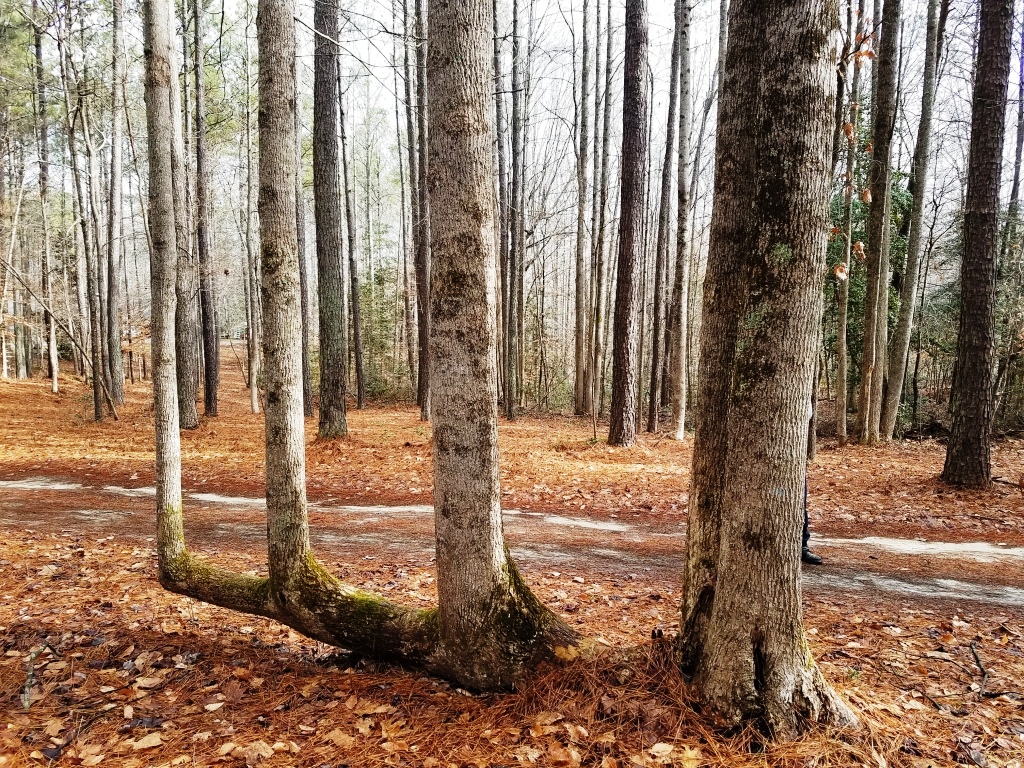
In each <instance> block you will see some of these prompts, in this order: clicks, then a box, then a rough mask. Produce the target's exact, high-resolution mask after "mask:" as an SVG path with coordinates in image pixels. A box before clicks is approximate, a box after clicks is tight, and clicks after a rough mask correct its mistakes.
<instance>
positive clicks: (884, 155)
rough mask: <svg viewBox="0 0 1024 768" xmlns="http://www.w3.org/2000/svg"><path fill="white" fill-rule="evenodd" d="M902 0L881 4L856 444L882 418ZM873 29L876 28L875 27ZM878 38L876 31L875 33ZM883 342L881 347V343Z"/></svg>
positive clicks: (873, 436)
mask: <svg viewBox="0 0 1024 768" xmlns="http://www.w3.org/2000/svg"><path fill="white" fill-rule="evenodd" d="M900 4H901V0H885V6H884V11H883V14H882V19H881V36H882V40H881V45H880V47H879V48H878V49H877V51H878V56H877V58H876V59H875V62H876V65H875V67H876V72H875V99H874V100H873V101H872V105H873V109H874V116H873V119H872V128H871V142H872V153H871V165H870V173H869V174H868V176H869V178H870V179H871V184H870V187H869V190H870V192H871V212H870V215H869V217H868V243H867V291H866V294H865V298H864V351H863V357H862V359H861V367H860V371H861V373H860V395H859V397H858V401H857V432H858V435H859V437H860V442H861V443H863V444H866V445H871V444H874V443H876V442H878V439H879V429H880V425H881V415H882V398H881V393H882V387H881V383H882V380H883V379H884V377H885V364H886V349H885V344H884V340H885V338H886V335H887V330H888V329H887V324H888V317H889V274H888V268H887V265H888V263H889V255H888V247H889V232H888V230H889V210H890V197H891V194H892V183H891V182H892V138H893V130H894V128H895V125H896V106H897V105H896V72H897V58H898V55H899V51H898V47H899V46H898V43H899V28H900V13H901V5H900ZM876 29H877V28H876ZM876 34H877V32H876ZM880 342H882V343H880Z"/></svg>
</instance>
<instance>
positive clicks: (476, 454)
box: [146, 0, 575, 689]
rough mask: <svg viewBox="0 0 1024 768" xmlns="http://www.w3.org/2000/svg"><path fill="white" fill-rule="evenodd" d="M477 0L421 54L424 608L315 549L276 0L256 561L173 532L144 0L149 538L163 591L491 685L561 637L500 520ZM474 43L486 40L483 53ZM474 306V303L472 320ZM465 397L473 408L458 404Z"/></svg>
mask: <svg viewBox="0 0 1024 768" xmlns="http://www.w3.org/2000/svg"><path fill="white" fill-rule="evenodd" d="M474 4H479V6H480V7H473V8H467V7H465V5H460V7H459V8H458V9H456V10H452V11H449V10H448V9H445V8H441V9H439V10H438V26H437V30H438V32H437V38H436V42H435V43H434V44H433V48H434V51H433V55H434V57H435V58H434V60H433V64H434V66H433V67H432V70H438V69H440V70H442V73H441V74H440V75H438V76H437V77H435V80H436V81H437V82H438V83H441V82H444V83H448V84H450V87H446V88H441V89H440V91H441V92H442V93H445V94H448V95H447V96H446V97H445V98H444V99H442V100H441V101H440V103H439V108H440V109H441V110H442V111H441V112H435V113H434V116H435V120H436V121H438V122H437V128H436V133H435V137H436V138H434V139H432V142H433V143H432V145H431V146H432V148H433V151H434V153H435V154H436V157H437V160H436V165H435V166H434V167H435V168H436V174H437V176H436V177H435V178H436V182H435V186H436V187H437V188H438V194H440V195H441V199H442V200H443V201H444V202H445V203H446V205H445V206H442V209H444V208H447V209H448V212H447V213H446V214H445V215H443V216H439V217H438V218H437V221H436V224H437V230H436V232H437V233H438V235H439V238H438V240H437V242H436V247H437V248H438V249H439V253H441V254H444V255H443V256H442V257H441V258H439V259H438V261H437V262H436V264H437V266H436V267H435V268H436V270H437V274H438V276H439V281H438V283H437V285H438V286H439V288H438V289H437V290H436V291H434V292H433V294H432V296H433V305H434V307H435V308H437V310H438V311H439V312H440V314H441V317H442V318H443V322H442V323H440V324H439V328H438V330H437V331H436V332H432V336H431V338H432V346H433V347H434V348H435V349H436V350H444V351H448V350H451V352H452V354H453V356H457V357H453V360H452V361H451V362H446V363H445V364H443V365H441V366H440V367H439V370H438V371H437V373H436V375H435V381H434V384H435V385H436V387H437V389H436V390H435V397H437V398H438V403H439V405H442V406H444V407H443V408H442V409H441V411H442V412H443V413H449V414H453V415H452V416H449V417H447V418H443V419H441V420H440V421H439V422H438V423H436V424H435V435H434V443H435V480H434V486H435V493H436V501H437V506H438V510H439V514H438V558H437V559H438V589H439V594H440V609H439V610H432V611H421V610H413V609H410V608H405V607H402V606H399V605H395V604H393V603H389V602H388V601H386V600H384V599H382V598H379V597H377V596H375V595H372V594H370V593H367V592H363V591H361V590H358V589H355V588H353V587H350V586H348V585H346V584H344V583H342V582H341V581H339V580H338V579H336V578H334V577H333V576H332V575H331V574H329V573H328V572H327V571H326V570H325V569H324V568H323V567H322V566H321V565H320V564H319V563H318V562H317V560H316V558H315V556H314V554H313V552H312V550H311V548H310V544H309V523H308V516H307V505H306V489H305V453H304V422H303V414H302V381H301V359H300V354H301V345H300V340H301V314H300V312H299V307H300V290H299V263H298V257H297V239H296V238H297V234H296V224H295V177H294V174H295V152H294V141H295V133H294V131H295V128H294V120H293V109H294V106H295V81H294V73H293V69H292V68H293V66H294V56H295V38H294V19H293V11H294V7H293V3H292V2H291V1H290V0H270V1H268V0H262V1H261V2H260V5H259V11H258V15H257V35H258V43H259V61H260V72H259V94H260V96H259V98H260V108H259V130H260V136H261V141H260V162H259V182H260V183H259V188H260V199H259V218H260V243H261V246H260V249H261V261H262V266H263V268H262V278H263V290H262V306H263V319H264V335H263V338H264V342H263V352H264V368H263V370H264V377H265V384H266V408H265V411H264V413H265V419H266V462H267V536H268V545H269V547H268V549H269V558H268V563H269V575H268V577H267V578H257V577H253V576H245V575H241V574H235V573H231V572H228V571H224V570H221V569H218V568H214V567H212V566H210V565H209V564H207V563H205V562H203V561H202V560H200V559H198V558H196V557H194V556H193V555H191V554H190V553H189V551H188V549H187V548H186V546H185V539H184V527H183V524H182V513H181V453H180V442H179V437H178V424H177V413H178V411H177V407H176V406H177V404H176V402H175V398H176V388H175V375H174V374H175V372H174V365H175V361H174V353H173V343H174V308H175V290H174V281H175V267H176V265H175V260H176V254H177V251H176V248H175V227H174V206H173V195H172V191H171V182H170V179H171V170H170V168H171V159H170V157H169V153H168V152H167V147H168V144H169V142H167V141H162V140H161V138H162V137H163V136H164V135H165V132H167V131H170V130H171V128H170V123H171V118H170V115H169V110H166V107H165V105H167V103H168V101H167V99H166V98H164V97H163V96H162V93H161V92H160V91H161V89H166V88H167V87H168V85H167V83H166V81H168V80H169V79H170V74H169V73H170V72H171V69H170V66H169V65H168V61H169V59H170V50H171V47H170V42H169V29H171V28H172V27H171V25H170V18H171V17H170V10H169V3H168V1H167V0H148V2H147V3H146V20H147V21H146V34H147V45H146V51H147V113H148V117H149V128H150V142H149V146H150V162H151V163H152V166H151V167H152V168H153V171H152V173H153V174H154V175H153V177H152V182H151V190H150V203H151V206H152V214H151V215H152V222H153V226H154V231H153V240H154V268H153V296H154V334H155V335H154V362H156V363H157V370H156V372H155V381H156V384H155V389H156V408H155V412H156V424H157V470H158V478H157V488H158V491H157V512H158V529H157V549H158V554H159V566H160V581H161V584H163V586H164V587H165V588H167V589H169V590H172V591H174V592H178V593H180V594H184V595H188V596H190V597H194V598H197V599H199V600H204V601H206V602H209V603H213V604H215V605H220V606H223V607H226V608H231V609H234V610H239V611H244V612H246V613H251V614H255V615H259V616H265V617H268V618H272V619H276V620H278V621H280V622H282V623H284V624H286V625H288V626H290V627H293V628H294V629H296V630H298V631H300V632H302V633H304V634H306V635H308V636H309V637H311V638H314V639H316V640H319V641H321V642H325V643H329V644H332V645H337V646H341V647H345V648H348V649H351V650H353V651H355V652H357V653H361V654H365V655H367V656H370V657H372V658H377V659H382V660H386V661H390V662H393V663H397V664H402V665H405V666H411V667H418V668H422V669H425V670H428V671H431V672H434V673H437V674H440V675H443V676H445V677H448V678H449V679H452V680H454V681H455V682H457V683H459V684H461V685H465V686H469V687H472V688H478V689H495V688H504V687H508V686H509V685H511V684H512V683H513V682H514V681H515V679H516V678H517V677H518V676H519V675H520V674H521V673H522V672H523V671H524V670H525V669H526V668H527V666H528V665H529V664H530V663H531V662H533V661H534V660H535V659H536V658H537V657H538V655H543V654H546V653H550V652H551V650H552V649H553V647H555V646H556V645H565V644H567V643H570V642H572V641H573V640H574V638H575V636H574V634H573V633H572V631H571V630H569V629H568V627H566V626H565V625H564V624H563V623H562V622H561V621H559V620H558V619H557V618H555V617H554V616H553V614H551V613H550V612H548V611H547V610H546V609H545V608H543V607H542V606H541V605H540V603H539V602H538V601H537V600H536V598H534V597H533V595H532V594H531V593H530V592H529V591H528V590H527V589H526V587H525V586H524V585H523V584H522V581H521V580H520V579H519V577H518V574H517V573H516V570H515V567H514V565H513V564H512V563H511V561H510V560H509V559H508V555H507V552H506V550H505V547H504V543H503V540H502V535H501V527H500V519H501V518H500V510H499V508H498V480H497V440H496V437H497V435H496V424H497V414H496V408H497V405H496V390H495V382H496V372H495V368H494V364H493V359H494V356H493V353H494V349H495V328H494V322H493V314H492V311H493V307H494V282H495V281H494V271H493V269H494V267H493V251H492V248H493V241H492V240H491V230H492V227H493V221H492V218H491V217H492V215H493V214H492V208H491V206H490V205H489V203H490V202H491V201H490V197H489V196H488V195H490V194H491V193H490V191H489V190H490V187H489V180H490V178H491V177H490V171H491V167H490V165H489V162H490V123H489V121H488V119H487V111H488V100H489V91H488V88H487V84H488V83H489V82H490V71H489V58H488V50H489V47H490V38H489V30H490V25H491V21H490V3H489V0H474ZM482 9H483V10H482ZM154 20H159V21H161V24H162V25H163V26H162V27H161V26H160V25H158V24H156V23H154ZM470 22H472V23H470ZM474 24H481V25H482V27H481V28H480V29H477V28H476V27H475V26H474ZM481 29H482V30H483V32H481V31H480V30H481ZM470 43H472V44H473V46H472V47H471V46H470ZM478 54H480V55H482V56H483V57H484V58H483V63H482V64H481V63H480V60H478V59H477V58H476V56H477V55H478ZM467 68H468V69H467ZM459 83H464V85H459ZM477 99H479V101H477ZM480 152H482V153H483V160H482V159H481V158H480V156H479V154H478V153H480ZM445 180H447V181H448V183H447V188H446V189H445ZM456 180H457V183H456ZM481 315H483V316H484V317H486V318H488V320H487V321H486V322H484V321H483V320H481ZM463 332H464V333H465V337H464V338H465V344H464V346H463V347H462V348H457V347H458V345H456V344H455V336H454V335H453V334H458V333H463ZM454 414H462V415H463V417H462V418H456V417H455V416H454ZM467 414H472V415H473V416H474V417H475V418H473V419H469V418H466V415H467ZM481 423H483V424H484V426H485V428H484V429H483V430H481V428H480V424H481Z"/></svg>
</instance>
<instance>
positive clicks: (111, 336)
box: [106, 0, 125, 405]
mask: <svg viewBox="0 0 1024 768" xmlns="http://www.w3.org/2000/svg"><path fill="white" fill-rule="evenodd" d="M111 11H112V15H113V37H112V43H113V55H112V56H111V58H112V60H113V61H112V67H111V69H112V72H113V76H112V78H111V108H110V189H109V190H108V191H109V202H108V208H107V263H106V269H107V356H108V358H109V360H110V394H111V397H112V398H113V399H114V402H115V403H117V404H118V405H120V404H122V403H124V361H123V360H122V358H121V279H120V276H121V272H122V271H123V270H124V247H123V241H122V237H121V227H122V220H123V215H122V212H123V202H122V199H121V176H122V159H121V150H122V147H121V145H122V142H123V141H124V127H123V125H124V121H123V118H124V90H123V89H124V70H125V65H124V30H123V23H122V18H123V2H122V0H113V2H112V3H111Z"/></svg>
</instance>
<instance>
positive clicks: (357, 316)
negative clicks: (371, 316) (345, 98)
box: [338, 91, 370, 410]
mask: <svg viewBox="0 0 1024 768" xmlns="http://www.w3.org/2000/svg"><path fill="white" fill-rule="evenodd" d="M338 96H339V102H338V103H339V106H340V104H341V102H340V98H341V94H340V91H339V94H338ZM338 122H339V125H340V127H341V174H342V177H343V180H344V185H345V216H346V218H347V220H348V227H347V234H348V281H349V291H350V294H349V295H350V299H349V300H350V301H351V303H352V353H353V357H354V362H355V367H356V408H358V409H360V410H362V409H363V408H365V407H366V373H365V371H364V369H363V313H362V309H361V306H362V301H361V299H360V294H359V269H358V266H357V264H356V211H355V209H356V204H355V200H353V197H354V194H353V192H354V190H353V189H352V185H353V177H354V176H355V169H352V175H349V171H348V141H347V139H346V135H345V110H344V109H340V110H339V121H338ZM366 210H367V211H369V210H370V198H369V184H367V198H366ZM369 229H370V228H369V227H367V233H366V236H367V238H369V237H370V232H369ZM367 243H369V239H368V240H367Z"/></svg>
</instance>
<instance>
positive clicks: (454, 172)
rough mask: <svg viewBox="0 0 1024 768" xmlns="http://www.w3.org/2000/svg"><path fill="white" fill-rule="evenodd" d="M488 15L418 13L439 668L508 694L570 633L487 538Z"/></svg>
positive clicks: (492, 406) (494, 468)
mask: <svg viewBox="0 0 1024 768" xmlns="http://www.w3.org/2000/svg"><path fill="white" fill-rule="evenodd" d="M491 12H492V10H491V3H490V0H467V2H464V3H459V4H451V3H448V2H446V0H433V1H432V2H431V4H430V32H431V35H430V43H431V67H430V71H429V78H430V81H429V82H430V93H431V98H430V125H431V126H432V130H431V132H430V157H431V178H432V182H431V195H432V199H431V213H430V215H431V252H432V254H433V274H432V276H431V290H430V296H431V321H432V324H431V332H430V345H431V360H432V363H433V365H432V367H431V377H432V381H431V398H432V400H433V403H432V409H431V410H432V412H433V418H434V450H433V455H434V504H435V509H436V514H435V526H436V529H437V573H438V598H439V605H440V609H439V612H438V623H439V634H440V648H439V659H440V661H441V663H442V664H447V665H449V666H450V667H451V669H452V670H453V673H454V672H455V671H456V670H457V671H458V675H459V677H460V678H461V679H463V680H465V681H466V682H467V684H469V685H471V686H472V687H474V688H481V689H494V688H504V687H507V686H509V685H510V684H511V683H512V682H513V681H514V680H515V679H516V678H517V677H518V676H519V674H521V673H522V672H523V671H524V670H525V669H528V668H529V665H530V662H531V661H532V659H533V658H534V657H535V656H536V655H537V654H538V652H542V651H545V650H547V651H550V648H551V646H552V643H565V642H566V641H567V640H571V637H572V635H571V632H570V631H569V630H568V628H567V627H566V626H565V625H564V624H562V622H561V621H559V620H558V619H556V618H555V617H554V615H552V614H551V613H550V612H549V611H547V610H546V609H545V608H544V607H543V606H542V605H541V604H540V603H539V602H538V601H537V599H536V598H535V597H534V596H533V594H532V593H531V592H530V591H529V589H528V588H527V587H526V585H525V584H524V583H523V581H522V579H521V578H520V577H519V575H518V572H517V570H516V567H515V565H514V564H513V563H512V561H511V559H510V557H509V555H508V550H507V549H506V547H505V545H504V541H503V537H502V532H501V506H500V489H499V482H498V440H497V438H498V434H497V413H496V401H497V375H496V370H495V363H494V360H495V349H496V344H497V341H496V326H495V312H494V309H495V307H494V302H495V283H496V275H495V260H494V235H493V228H494V218H493V217H494V187H493V184H494V166H493V157H492V146H491V141H492V132H491V125H490V122H491V121H490V114H491V108H490V104H491V88H492V87H493V80H492V74H491V59H492V55H493V54H492V51H491V50H489V49H491V48H492V44H491V34H492V20H491V18H490V15H491ZM451 115H464V116H465V119H461V120H458V121H455V120H451V119H450V116H451Z"/></svg>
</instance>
